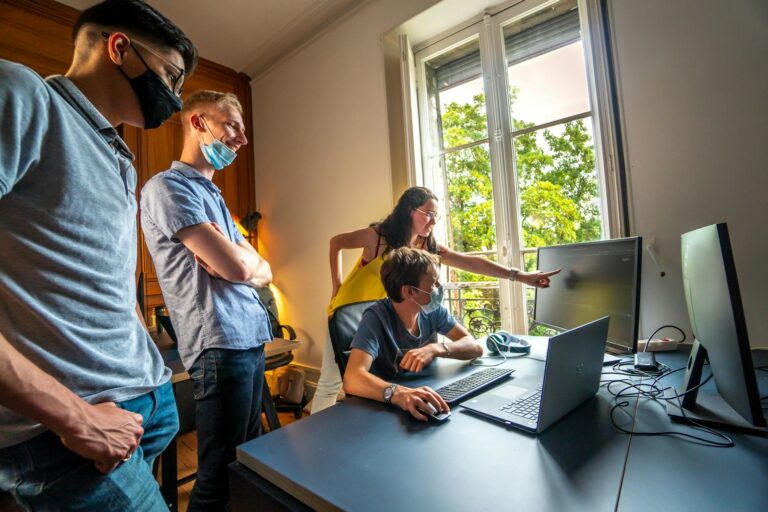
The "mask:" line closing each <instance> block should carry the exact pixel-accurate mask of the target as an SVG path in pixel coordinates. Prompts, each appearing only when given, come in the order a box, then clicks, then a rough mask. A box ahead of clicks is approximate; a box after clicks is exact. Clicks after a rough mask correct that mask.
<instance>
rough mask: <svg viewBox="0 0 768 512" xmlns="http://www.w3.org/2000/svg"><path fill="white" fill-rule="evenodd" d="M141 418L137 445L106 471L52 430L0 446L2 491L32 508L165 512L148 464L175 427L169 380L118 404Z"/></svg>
mask: <svg viewBox="0 0 768 512" xmlns="http://www.w3.org/2000/svg"><path fill="white" fill-rule="evenodd" d="M117 405H118V407H120V408H122V409H125V410H128V411H133V412H137V413H139V414H141V415H142V416H143V417H144V422H143V427H144V435H143V436H142V438H141V444H140V445H139V447H138V448H137V449H136V451H135V452H134V453H133V455H132V456H131V458H130V459H129V460H128V461H127V462H123V463H121V464H120V465H119V466H118V467H117V468H115V469H114V470H112V471H111V472H109V473H108V474H106V475H104V474H102V473H100V472H99V471H97V470H96V468H95V466H94V463H93V461H90V460H87V459H84V458H82V457H80V456H79V455H77V454H75V453H74V452H72V451H70V450H69V449H67V448H65V447H64V445H62V444H61V440H60V439H59V437H58V436H57V435H56V434H54V433H53V432H50V431H49V432H44V433H42V434H40V435H39V436H36V437H33V438H32V439H30V440H28V441H24V442H23V443H19V444H16V445H13V446H9V447H7V448H3V449H0V489H3V490H4V491H8V492H10V493H12V494H13V495H14V497H15V498H16V500H17V501H18V502H19V503H20V504H21V505H23V506H24V507H25V508H28V509H32V510H40V511H47V510H67V511H69V510H72V511H78V510H82V511H92V510H99V511H120V512H123V511H126V510H131V511H135V510H136V511H152V512H155V511H161V510H164V511H167V510H168V507H167V506H166V504H165V501H164V500H163V497H162V496H161V495H160V489H159V487H158V486H157V482H156V481H155V479H154V477H153V476H152V463H153V462H154V460H155V458H156V457H157V456H158V455H160V453H162V451H163V450H165V447H166V446H168V443H170V442H171V440H172V439H173V436H175V435H176V432H177V431H178V430H179V417H178V414H177V413H176V401H175V399H174V397H173V390H172V389H171V383H170V382H168V383H166V384H164V385H162V386H160V387H159V388H157V389H155V390H154V391H152V392H151V393H147V394H145V395H142V396H140V397H138V398H134V399H133V400H128V401H125V402H121V403H118V404H117Z"/></svg>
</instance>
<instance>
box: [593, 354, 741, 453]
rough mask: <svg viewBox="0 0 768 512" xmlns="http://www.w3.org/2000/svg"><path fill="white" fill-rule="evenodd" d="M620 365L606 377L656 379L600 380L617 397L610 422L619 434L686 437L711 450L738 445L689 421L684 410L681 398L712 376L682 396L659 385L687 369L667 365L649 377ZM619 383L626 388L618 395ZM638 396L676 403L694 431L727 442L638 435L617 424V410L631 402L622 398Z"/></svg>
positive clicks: (663, 433)
mask: <svg viewBox="0 0 768 512" xmlns="http://www.w3.org/2000/svg"><path fill="white" fill-rule="evenodd" d="M621 366H622V364H621V363H617V364H616V365H614V367H613V369H614V371H613V372H608V373H607V375H622V376H628V377H630V378H632V377H653V378H654V380H653V382H650V383H643V382H633V381H632V380H630V379H618V380H604V381H601V385H604V386H605V387H606V390H607V391H608V393H610V394H611V395H613V397H614V401H615V404H614V405H613V406H612V407H611V411H610V417H611V423H612V424H613V426H614V428H615V429H616V430H618V431H619V432H622V433H624V434H631V435H637V436H647V437H651V436H672V437H683V438H686V439H691V440H694V441H696V442H697V443H699V444H703V445H705V446H712V447H718V448H730V447H733V446H735V443H734V442H733V440H732V439H731V438H730V437H728V436H726V435H725V434H723V433H721V432H718V431H717V430H715V429H713V428H711V427H708V426H706V425H702V424H701V423H699V422H697V421H695V420H693V419H691V418H689V417H688V416H687V415H686V414H685V409H683V407H682V402H681V400H680V397H681V396H684V395H685V394H687V393H691V392H693V391H695V390H697V389H699V388H700V387H702V386H703V385H705V384H706V383H707V382H709V380H710V379H711V378H712V374H710V375H709V376H707V378H706V379H704V380H703V381H702V382H701V383H699V384H698V385H697V386H695V387H693V388H691V389H689V390H687V391H685V392H683V393H678V392H677V390H676V389H675V388H674V387H672V386H667V387H662V386H659V385H658V382H659V381H660V380H661V379H662V378H664V377H666V376H668V375H671V374H672V373H675V372H679V371H682V370H684V369H685V367H682V368H677V369H675V370H672V369H671V368H669V367H668V366H666V365H662V366H661V367H660V368H659V371H658V372H653V373H656V374H657V375H654V376H650V375H646V374H647V373H649V372H647V371H641V370H635V369H631V370H627V369H623V368H621ZM616 384H623V385H624V387H623V388H622V389H620V390H619V391H617V392H616V391H614V390H613V389H612V386H613V385H616ZM667 390H672V392H673V393H674V394H675V396H674V397H669V398H667V397H664V396H663V395H664V393H665V391H667ZM635 397H637V398H647V399H651V400H653V401H654V402H656V403H659V404H660V403H661V402H660V400H677V403H678V407H679V408H680V411H681V412H682V415H683V418H684V419H685V420H686V421H687V422H688V423H689V424H690V426H691V427H692V428H694V429H697V430H703V431H704V432H706V433H708V434H710V435H713V436H716V437H718V438H720V439H723V440H724V441H716V440H713V439H707V438H705V437H700V436H695V435H693V434H688V433H685V432H675V431H658V432H636V431H634V430H627V429H625V428H623V427H621V426H619V424H618V423H617V422H616V418H615V417H614V412H615V411H616V410H617V409H623V408H625V407H628V406H629V401H628V400H622V399H623V398H635Z"/></svg>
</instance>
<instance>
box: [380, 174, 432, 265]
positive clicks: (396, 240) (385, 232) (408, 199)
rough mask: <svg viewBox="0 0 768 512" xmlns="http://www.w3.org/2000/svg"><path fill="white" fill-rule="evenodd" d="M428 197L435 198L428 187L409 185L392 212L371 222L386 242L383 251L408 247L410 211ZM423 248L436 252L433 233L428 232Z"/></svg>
mask: <svg viewBox="0 0 768 512" xmlns="http://www.w3.org/2000/svg"><path fill="white" fill-rule="evenodd" d="M430 199H434V200H437V196H436V195H435V194H433V193H432V191H431V190H429V189H428V188H424V187H411V188H409V189H408V190H406V191H405V192H403V195H401V196H400V199H398V201H397V205H395V209H394V210H392V213H390V214H389V215H388V216H387V218H386V219H384V220H383V221H381V222H374V223H373V224H371V227H372V228H375V229H376V231H378V233H379V235H381V236H382V238H384V240H385V241H386V242H387V249H386V251H385V252H389V251H391V250H392V249H397V248H398V247H408V244H409V242H410V239H411V227H412V226H413V222H412V221H411V213H412V212H413V210H415V209H416V208H418V207H419V206H421V205H423V204H424V203H426V202H427V201H429V200H430ZM423 248H424V250H426V251H429V252H431V253H433V254H437V241H435V235H434V234H433V233H430V234H429V236H428V237H427V238H426V239H425V240H424V245H423Z"/></svg>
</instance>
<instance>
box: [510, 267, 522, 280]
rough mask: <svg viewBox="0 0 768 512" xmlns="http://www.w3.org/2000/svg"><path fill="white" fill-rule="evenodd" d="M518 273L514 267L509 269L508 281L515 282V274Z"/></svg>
mask: <svg viewBox="0 0 768 512" xmlns="http://www.w3.org/2000/svg"><path fill="white" fill-rule="evenodd" d="M519 272H520V271H519V270H518V269H516V268H515V267H509V280H510V281H515V280H517V274H518V273H519Z"/></svg>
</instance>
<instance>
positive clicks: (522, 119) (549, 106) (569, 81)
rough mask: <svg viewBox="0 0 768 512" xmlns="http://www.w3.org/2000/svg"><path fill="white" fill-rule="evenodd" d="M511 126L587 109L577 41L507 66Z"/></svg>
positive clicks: (515, 127)
mask: <svg viewBox="0 0 768 512" xmlns="http://www.w3.org/2000/svg"><path fill="white" fill-rule="evenodd" d="M508 73H509V87H510V92H509V94H510V108H511V110H512V129H513V130H520V129H522V128H525V127H526V126H534V125H540V124H543V123H547V122H551V121H556V120H558V119H562V118H564V117H568V116H572V115H576V114H581V113H583V112H588V111H589V110H590V108H589V94H588V92H587V91H588V89H587V76H586V72H585V70H584V50H583V48H582V46H581V41H579V42H576V43H573V44H570V45H568V46H565V47H563V48H559V49H557V50H553V51H551V52H549V53H546V54H544V55H542V56H540V57H536V58H533V59H530V60H527V61H525V62H521V63H520V64H517V65H515V66H512V67H510V68H508Z"/></svg>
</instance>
